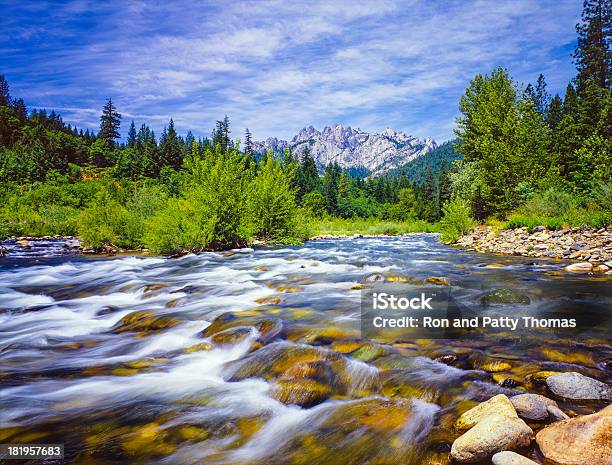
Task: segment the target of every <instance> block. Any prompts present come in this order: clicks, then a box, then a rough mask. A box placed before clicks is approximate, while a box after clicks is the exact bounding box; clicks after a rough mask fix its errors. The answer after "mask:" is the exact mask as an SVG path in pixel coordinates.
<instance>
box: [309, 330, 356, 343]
mask: <svg viewBox="0 0 612 465" xmlns="http://www.w3.org/2000/svg"><path fill="white" fill-rule="evenodd" d="M358 335H359V331H357V330H353V329H347V328H339V327H336V326H329V327H324V328H316V329H312V330H309V331H308V332H307V333H306V334H305V335H304V336H302V338H301V339H300V342H304V343H306V344H319V345H328V344H332V343H333V342H335V341H339V340H345V339H350V338H354V337H355V336H358Z"/></svg>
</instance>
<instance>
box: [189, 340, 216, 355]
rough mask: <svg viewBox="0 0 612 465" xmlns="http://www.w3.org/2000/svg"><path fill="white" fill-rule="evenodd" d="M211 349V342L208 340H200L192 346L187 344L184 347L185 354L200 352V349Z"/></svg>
mask: <svg viewBox="0 0 612 465" xmlns="http://www.w3.org/2000/svg"><path fill="white" fill-rule="evenodd" d="M211 349H212V344H210V343H208V342H201V343H199V344H194V345H192V346H189V347H187V348H186V349H185V353H186V354H192V353H194V352H202V351H208V350H211Z"/></svg>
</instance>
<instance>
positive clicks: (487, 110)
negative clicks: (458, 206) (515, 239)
mask: <svg viewBox="0 0 612 465" xmlns="http://www.w3.org/2000/svg"><path fill="white" fill-rule="evenodd" d="M459 108H460V110H461V113H462V115H461V117H460V118H459V119H458V120H457V126H458V129H457V130H456V134H457V137H458V143H457V146H456V147H457V150H458V151H459V152H460V153H462V154H463V156H464V159H465V162H466V163H467V164H472V163H478V165H472V168H476V169H472V170H470V172H469V174H470V175H471V176H470V177H467V178H466V175H467V173H466V174H464V179H461V180H460V181H462V184H464V185H463V186H461V187H459V186H457V187H459V188H460V189H461V190H462V191H463V192H462V195H466V194H467V197H466V198H467V199H468V200H469V201H470V202H471V203H472V204H475V203H476V204H478V207H479V210H481V211H474V213H475V214H477V217H479V218H484V217H486V216H489V215H491V214H504V213H506V212H508V211H509V210H511V209H512V208H514V207H516V206H517V202H516V196H515V192H516V187H517V185H518V183H519V182H521V181H527V182H535V181H536V180H537V179H538V178H539V177H540V176H542V174H543V173H544V172H545V171H546V169H547V164H548V161H547V143H548V131H549V129H548V127H547V126H546V125H545V124H544V121H543V117H542V115H541V114H540V113H538V111H537V109H536V107H535V105H534V102H533V100H532V98H531V97H519V93H518V92H517V89H516V85H515V84H514V82H513V81H512V79H511V78H510V77H509V76H508V73H507V72H506V71H505V70H504V69H502V68H497V69H496V70H494V71H493V73H492V74H491V75H490V76H488V75H485V76H482V75H478V76H476V77H475V78H474V79H473V80H472V81H471V82H470V86H469V87H468V89H467V90H466V93H465V95H464V96H463V97H462V98H461V102H460V105H459ZM466 185H469V186H470V187H469V188H466ZM466 191H467V192H466Z"/></svg>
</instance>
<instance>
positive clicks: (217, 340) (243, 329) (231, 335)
mask: <svg viewBox="0 0 612 465" xmlns="http://www.w3.org/2000/svg"><path fill="white" fill-rule="evenodd" d="M252 333H253V329H252V328H251V327H250V326H236V327H235V328H229V329H226V330H224V331H220V332H218V333H216V334H214V335H213V336H212V337H211V338H210V340H211V341H212V343H213V344H216V345H230V344H238V343H240V342H242V341H244V340H245V339H247V338H248V337H249V336H251V334H252Z"/></svg>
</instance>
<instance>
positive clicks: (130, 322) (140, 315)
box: [112, 310, 180, 333]
mask: <svg viewBox="0 0 612 465" xmlns="http://www.w3.org/2000/svg"><path fill="white" fill-rule="evenodd" d="M179 323H180V320H178V319H176V318H173V317H170V316H158V315H156V314H155V313H154V312H150V311H146V310H143V311H137V312H132V313H130V314H129V315H126V316H124V317H123V318H121V320H119V322H118V323H117V324H116V325H115V326H113V329H112V331H113V332H115V333H123V332H127V331H145V332H146V331H160V330H163V329H167V328H171V327H173V326H176V325H177V324H179Z"/></svg>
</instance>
